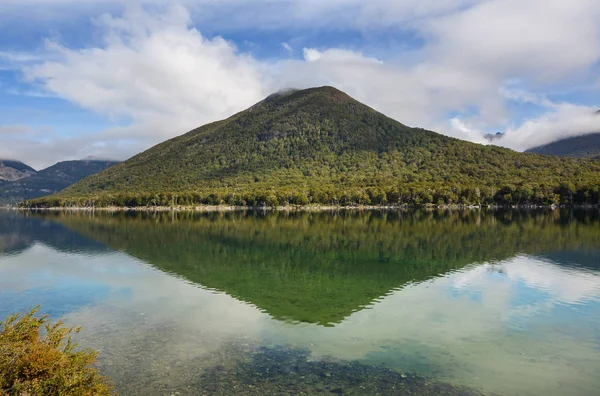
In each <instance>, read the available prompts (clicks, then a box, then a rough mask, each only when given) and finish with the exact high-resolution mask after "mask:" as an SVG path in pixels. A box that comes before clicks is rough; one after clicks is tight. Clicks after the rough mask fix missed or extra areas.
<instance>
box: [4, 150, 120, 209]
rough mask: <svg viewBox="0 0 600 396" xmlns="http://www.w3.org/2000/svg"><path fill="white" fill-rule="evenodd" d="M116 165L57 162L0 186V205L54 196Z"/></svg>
mask: <svg viewBox="0 0 600 396" xmlns="http://www.w3.org/2000/svg"><path fill="white" fill-rule="evenodd" d="M116 163H117V162H114V161H88V160H82V161H64V162H59V163H57V164H55V165H53V166H51V167H49V168H46V169H44V170H41V171H39V172H37V173H35V174H32V175H30V176H28V177H24V178H21V179H18V180H14V181H11V182H5V183H3V184H0V204H15V203H18V202H20V201H23V200H27V199H32V198H38V197H43V196H45V195H49V194H54V193H56V192H58V191H60V190H62V189H64V188H66V187H68V186H70V185H72V184H73V183H76V182H78V181H79V180H81V179H83V178H85V177H87V176H90V175H93V174H95V173H98V172H100V171H103V170H105V169H106V168H108V167H110V166H112V165H115V164H116Z"/></svg>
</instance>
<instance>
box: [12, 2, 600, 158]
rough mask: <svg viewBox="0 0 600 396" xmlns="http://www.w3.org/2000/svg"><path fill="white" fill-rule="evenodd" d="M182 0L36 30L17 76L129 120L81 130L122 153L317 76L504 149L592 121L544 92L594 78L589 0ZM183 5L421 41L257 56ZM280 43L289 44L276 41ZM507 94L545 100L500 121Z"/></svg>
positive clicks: (598, 25)
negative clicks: (50, 35) (61, 33)
mask: <svg viewBox="0 0 600 396" xmlns="http://www.w3.org/2000/svg"><path fill="white" fill-rule="evenodd" d="M38 3H39V2H38ZM46 3H47V4H56V2H53V1H47V2H46ZM68 3H69V2H68V1H66V2H61V4H62V5H63V6H65V4H68ZM117 3H119V2H115V3H112V4H113V6H114V4H117ZM145 3H152V1H146V2H145ZM89 4H94V5H96V4H100V3H98V2H94V1H90V2H89ZM182 4H184V5H185V6H186V7H188V8H187V9H186V8H184V7H181V6H175V7H171V8H168V9H166V10H165V9H163V8H160V6H158V7H159V8H157V6H156V5H154V6H153V7H150V8H146V9H144V8H142V7H139V6H138V7H130V8H128V9H127V10H126V11H125V12H124V14H123V16H122V17H114V16H111V15H109V14H105V15H104V16H102V17H99V18H96V20H95V23H96V26H97V28H98V29H99V32H100V33H101V36H102V37H103V39H104V40H103V41H104V42H103V43H102V44H100V45H92V46H90V47H87V48H85V49H72V48H67V47H64V46H61V45H60V44H59V43H58V42H57V41H49V43H48V46H47V47H48V48H47V50H48V51H49V52H50V54H51V55H52V56H54V57H55V59H53V60H46V61H43V62H38V63H36V64H35V65H33V66H32V65H28V66H27V67H25V69H24V70H25V75H26V77H27V78H28V79H29V81H31V82H35V84H37V85H38V86H41V87H42V88H44V89H45V90H47V91H48V92H49V93H51V94H53V95H58V96H60V97H62V98H65V99H67V100H69V101H71V102H73V103H75V104H77V105H79V106H81V107H84V108H86V109H90V110H93V111H95V112H97V113H100V114H105V115H107V116H108V117H112V118H113V119H117V120H127V121H129V122H130V123H131V126H130V127H127V128H118V129H113V130H110V131H106V132H105V133H103V134H99V135H94V136H93V137H92V140H93V144H92V143H86V145H85V146H86V147H100V146H102V145H101V144H100V143H102V142H104V143H106V146H107V147H109V146H110V147H112V150H113V152H119V153H122V154H124V153H128V154H127V155H129V154H134V153H135V151H134V150H141V149H143V148H146V147H148V146H149V145H151V144H154V143H157V142H159V141H161V140H164V139H165V138H168V137H172V136H175V135H178V134H181V133H183V132H185V131H187V130H189V129H192V128H195V127H197V126H199V125H202V124H204V123H206V122H209V121H213V120H217V119H221V118H225V117H227V116H229V115H231V114H232V113H234V112H236V111H239V110H242V109H244V108H246V107H249V106H251V105H252V104H254V103H255V102H257V101H259V100H261V99H262V98H263V97H264V96H266V95H268V94H269V93H271V92H274V91H277V90H279V89H281V88H285V87H297V88H305V87H309V86H318V85H334V86H336V87H338V88H340V89H342V90H344V91H346V92H348V93H349V94H350V95H352V96H354V97H355V98H356V99H358V100H361V101H363V102H365V103H366V104H368V105H370V106H372V107H374V108H375V109H377V110H379V111H382V112H384V113H385V114H387V115H389V116H391V117H393V118H395V119H397V120H399V121H401V122H403V123H405V124H408V125H413V126H421V127H425V128H430V129H434V130H438V131H440V132H442V133H445V134H448V135H452V136H455V137H459V138H462V139H467V140H471V141H476V142H481V140H482V139H481V135H482V132H480V131H484V130H488V129H489V128H491V127H493V128H498V130H503V129H504V130H505V131H506V138H505V139H503V140H501V141H496V142H495V144H505V145H507V146H509V147H512V148H515V149H526V148H529V147H532V146H534V145H537V144H541V143H546V142H548V141H549V139H554V138H555V137H557V136H563V135H565V136H566V135H569V134H582V133H586V132H594V131H595V130H589V129H587V128H591V127H593V126H594V125H590V120H592V118H590V117H587V116H585V114H584V113H585V112H586V111H588V110H589V108H586V107H585V106H576V105H573V104H568V103H565V104H561V103H558V104H554V103H553V102H551V101H550V100H548V99H547V97H546V96H545V95H544V93H546V92H551V91H552V90H553V89H560V90H563V91H564V87H567V88H568V87H569V86H573V85H577V86H582V85H586V84H587V85H588V86H589V87H593V84H594V83H595V82H596V81H594V79H597V77H595V76H593V75H591V73H592V71H593V67H594V66H596V65H597V63H598V62H599V61H600V3H598V2H597V1H595V0H573V1H569V2H566V1H564V2H563V1H554V2H551V3H548V2H547V1H542V0H528V1H525V2H523V1H517V0H488V1H475V0H463V1H459V2H454V1H439V2H423V1H416V0H405V1H389V0H388V1H385V0H382V1H372V2H361V1H358V0H336V1H331V2H323V1H316V0H308V1H303V2H299V1H293V0H282V1H279V2H275V3H274V2H265V1H259V2H254V3H253V4H252V7H250V6H249V5H248V4H246V3H245V2H241V1H239V0H226V1H221V2H215V1H209V0H203V1H200V0H198V1H193V0H189V1H183V2H182ZM119 5H120V6H122V3H119ZM250 8H252V10H250ZM188 10H190V11H189V12H191V15H193V17H194V21H193V22H194V23H195V24H196V25H195V26H200V28H201V27H202V26H203V25H204V24H206V25H209V26H220V27H222V29H223V31H225V32H227V31H228V30H231V29H238V30H239V29H251V30H256V29H258V28H259V27H260V29H261V30H265V31H268V30H269V29H285V28H290V27H296V28H300V27H306V26H307V25H308V24H310V26H311V27H313V28H315V29H316V28H319V29H361V30H363V31H364V30H378V29H379V30H382V29H388V31H391V32H401V31H406V30H407V29H408V30H411V31H413V32H415V34H416V35H417V36H418V37H419V38H420V39H422V40H423V42H424V45H423V47H422V48H420V49H416V50H413V51H412V52H410V53H407V54H394V55H393V56H388V57H386V58H385V59H379V58H377V57H374V56H371V55H369V51H368V49H365V51H364V52H358V51H351V50H348V49H345V48H341V47H342V46H343V44H344V43H340V46H339V47H340V48H336V47H330V48H304V49H303V56H304V58H303V59H300V60H291V59H290V60H280V61H261V60H257V59H255V58H254V57H252V56H251V55H249V54H244V53H241V52H240V51H239V50H238V49H237V48H236V47H235V45H234V44H232V43H231V42H228V41H226V40H225V39H223V38H221V37H214V38H207V37H205V36H203V35H202V34H201V33H200V31H199V30H197V29H196V28H194V27H192V24H191V17H190V13H189V12H188ZM226 11H227V12H226ZM113 14H114V13H113ZM225 14H227V18H225V17H224V16H225ZM259 14H260V15H259ZM259 16H260V18H259ZM225 20H227V22H225ZM257 21H260V25H258V22H257ZM238 22H239V23H238ZM226 23H227V24H228V25H225V24H226ZM390 29H391V30H390ZM281 45H282V47H283V48H284V49H286V50H287V51H292V50H293V48H292V46H291V45H290V44H289V42H285V43H282V44H281ZM13 58H14V57H13ZM13 61H14V59H13ZM36 88H38V87H36ZM591 89H595V90H597V89H598V88H591ZM567 90H568V89H567ZM34 92H39V90H37V89H36V90H34ZM509 102H511V103H530V104H534V105H536V106H540V107H541V108H545V109H546V110H547V113H546V114H544V115H541V116H536V117H535V118H532V119H529V120H525V121H524V122H522V123H520V124H518V123H515V122H514V121H511V117H512V116H513V115H512V114H511V111H510V110H509V109H508V107H507V103H509ZM457 114H458V115H457ZM580 116H581V119H579V118H578V119H577V120H574V119H573V118H572V117H580ZM111 145H112V146H111ZM115 147H117V148H118V149H114V148H115ZM80 151H81V150H80Z"/></svg>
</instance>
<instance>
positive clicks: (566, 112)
mask: <svg viewBox="0 0 600 396" xmlns="http://www.w3.org/2000/svg"><path fill="white" fill-rule="evenodd" d="M594 111H595V108H592V107H587V106H577V105H573V104H569V103H562V104H558V105H554V108H553V109H552V110H551V111H548V112H547V113H544V114H543V115H541V116H540V117H538V118H533V119H529V120H527V121H525V122H524V123H522V124H521V125H519V126H517V127H509V128H507V129H506V131H505V135H504V137H503V138H502V139H501V140H500V141H499V142H500V143H501V144H502V145H503V146H507V147H510V148H513V149H515V150H525V149H528V148H532V147H536V146H540V145H543V144H547V143H551V142H553V141H556V140H559V139H564V138H566V137H570V136H580V135H585V134H588V133H590V132H600V116H598V115H597V114H595V113H594Z"/></svg>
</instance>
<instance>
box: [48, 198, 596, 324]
mask: <svg viewBox="0 0 600 396" xmlns="http://www.w3.org/2000/svg"><path fill="white" fill-rule="evenodd" d="M43 219H44V220H51V222H55V223H58V224H61V225H63V226H65V227H66V228H68V229H70V230H72V231H75V232H76V233H79V234H81V235H82V236H85V237H87V238H89V239H90V240H93V241H97V242H100V243H102V244H105V245H106V246H108V247H110V248H112V249H115V250H117V251H122V252H125V253H127V254H128V255H131V256H133V257H136V258H139V259H140V260H142V261H144V262H146V263H148V264H150V265H152V266H154V267H155V268H157V269H160V270H162V271H164V272H167V273H170V274H173V275H175V276H178V277H183V278H185V279H187V280H190V281H192V282H194V283H196V284H200V285H202V286H203V287H205V288H208V289H212V290H217V291H222V292H225V293H227V294H229V295H231V296H233V297H235V298H237V299H238V300H242V301H245V302H248V303H251V304H253V305H255V306H257V307H258V308H259V309H261V310H263V311H265V312H267V313H268V314H269V315H271V316H272V317H273V318H275V319H279V320H291V321H299V322H308V323H315V324H319V325H322V326H330V325H332V324H335V323H339V322H341V321H342V320H343V319H344V318H345V317H347V316H350V315H351V314H352V313H353V312H355V311H357V310H361V309H364V308H365V307H367V306H369V305H371V304H373V303H374V302H376V301H378V300H379V299H380V298H381V297H383V296H385V295H387V294H388V293H390V292H392V291H393V290H397V289H400V288H403V287H405V286H406V285H408V284H411V283H414V282H422V281H427V280H429V279H431V278H434V277H437V276H440V275H442V274H445V273H447V272H449V271H454V270H458V269H461V268H463V267H465V266H467V265H471V264H478V263H484V262H496V261H502V260H507V259H511V258H513V257H515V256H517V255H519V254H544V253H549V252H554V251H565V250H571V249H581V250H591V249H597V241H598V240H599V239H600V227H599V224H600V223H599V222H600V216H599V214H598V212H596V211H580V212H571V211H558V210H557V211H535V212H534V211H531V212H524V211H497V212H495V211H494V212H487V211H485V212H484V211H441V210H440V211H438V210H434V211H369V212H366V213H358V212H339V211H332V212H316V213H312V212H293V213H288V212H269V213H264V212H262V211H250V212H233V213H194V212H172V213H164V212H163V213H158V214H151V213H145V212H137V213H125V212H118V213H114V214H108V213H106V214H99V215H94V214H86V213H80V212H60V213H48V214H45V215H44V216H43Z"/></svg>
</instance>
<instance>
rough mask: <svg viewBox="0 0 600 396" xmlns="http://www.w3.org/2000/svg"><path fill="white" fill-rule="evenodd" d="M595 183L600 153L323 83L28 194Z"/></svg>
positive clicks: (491, 191) (325, 200)
mask: <svg viewBox="0 0 600 396" xmlns="http://www.w3.org/2000/svg"><path fill="white" fill-rule="evenodd" d="M575 175H577V176H575ZM599 186H600V162H596V161H585V160H578V159H571V158H557V157H551V156H542V155H535V154H528V153H518V152H515V151H513V150H509V149H506V148H501V147H497V146H492V145H490V146H484V145H479V144H475V143H471V142H466V141H462V140H458V139H454V138H450V137H448V136H444V135H441V134H438V133H435V132H432V131H428V130H425V129H421V128H412V127H409V126H406V125H403V124H401V123H399V122H397V121H395V120H393V119H391V118H389V117H386V116H385V115H383V114H381V113H379V112H377V111H375V110H374V109H372V108H370V107H368V106H366V105H364V104H362V103H360V102H358V101H356V100H354V99H353V98H351V97H350V96H348V95H347V94H345V93H344V92H341V91H339V90H337V89H335V88H333V87H320V88H311V89H305V90H299V91H294V90H289V91H285V92H280V93H277V94H273V95H271V96H269V97H267V98H266V99H265V100H263V101H261V102H259V103H257V104H256V105H254V106H252V107H250V108H249V109H247V110H245V111H242V112H240V113H237V114H235V115H233V116H231V117H229V118H228V119H225V120H222V121H217V122H213V123H210V124H207V125H204V126H201V127H199V128H197V129H195V130H193V131H190V132H188V133H186V134H184V135H181V136H178V137H176V138H173V139H170V140H168V141H166V142H163V143H161V144H158V145H156V146H154V147H152V148H150V149H149V150H147V151H145V152H143V153H141V154H138V155H136V156H134V157H132V158H130V159H129V160H127V161H125V162H123V163H121V164H119V165H116V166H113V167H110V168H109V169H107V170H105V171H103V172H100V173H98V174H96V175H93V176H90V177H88V178H86V179H85V180H82V181H81V182H79V183H76V184H74V185H73V186H71V187H69V188H67V189H65V190H64V191H61V192H60V193H59V194H56V195H54V196H52V197H46V198H43V199H39V200H33V201H30V202H28V203H26V205H28V206H32V207H49V206H50V207H53V206H112V205H114V206H126V207H131V206H161V205H162V206H170V205H199V204H229V205H246V206H276V205H287V204H291V205H306V204H309V203H316V204H324V205H381V204H392V205H411V206H420V205H426V204H432V205H441V204H463V205H469V204H475V205H478V204H494V203H495V204H501V205H519V204H523V203H534V204H545V205H548V204H553V203H568V204H575V203H581V204H589V203H594V204H595V203H597V202H599V201H600V191H599V189H598V187H599Z"/></svg>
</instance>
